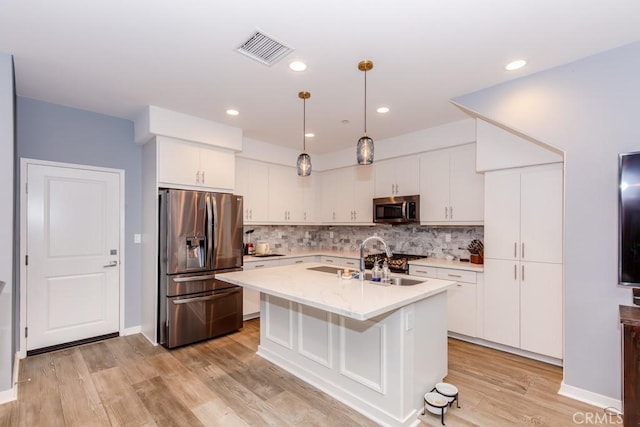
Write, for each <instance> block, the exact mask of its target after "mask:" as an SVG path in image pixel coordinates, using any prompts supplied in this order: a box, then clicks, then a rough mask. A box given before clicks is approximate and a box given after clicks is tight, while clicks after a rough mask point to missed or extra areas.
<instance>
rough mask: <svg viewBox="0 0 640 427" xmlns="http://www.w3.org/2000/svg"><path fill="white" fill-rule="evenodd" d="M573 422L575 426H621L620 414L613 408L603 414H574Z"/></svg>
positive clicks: (607, 409)
mask: <svg viewBox="0 0 640 427" xmlns="http://www.w3.org/2000/svg"><path fill="white" fill-rule="evenodd" d="M573 422H574V423H575V424H577V425H622V422H623V419H622V414H621V413H620V411H618V410H617V409H615V408H605V410H604V412H575V413H574V414H573Z"/></svg>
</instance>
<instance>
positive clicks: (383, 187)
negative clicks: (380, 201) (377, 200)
mask: <svg viewBox="0 0 640 427" xmlns="http://www.w3.org/2000/svg"><path fill="white" fill-rule="evenodd" d="M374 168H375V189H374V197H388V196H413V195H415V194H419V193H420V161H419V159H418V158H417V157H409V156H407V157H400V158H397V159H391V160H382V161H379V162H375V163H374Z"/></svg>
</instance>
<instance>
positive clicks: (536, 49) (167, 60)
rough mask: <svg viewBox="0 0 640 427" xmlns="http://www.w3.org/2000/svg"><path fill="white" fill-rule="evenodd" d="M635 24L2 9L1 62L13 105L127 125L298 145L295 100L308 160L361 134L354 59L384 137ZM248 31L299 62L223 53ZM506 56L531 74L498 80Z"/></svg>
mask: <svg viewBox="0 0 640 427" xmlns="http://www.w3.org/2000/svg"><path fill="white" fill-rule="evenodd" d="M639 18H640V2H639V1H637V0H608V1H596V0H554V1H550V0H518V1H514V0H485V1H478V0H395V1H391V0H387V1H381V0H322V1H319V0H308V1H304V0H271V1H264V0H239V1H221V0H209V1H201V0H183V1H177V0H174V1H170V0H92V1H87V0H56V1H51V0H2V1H1V2H0V52H6V53H11V54H13V55H14V60H15V68H16V84H17V92H18V95H19V96H24V97H29V98H35V99H40V100H44V101H48V102H53V103H56V104H62V105H67V106H72V107H77V108H81V109H85V110H90V111H95V112H99V113H104V114H108V115H112V116H116V117H122V118H127V119H132V118H133V117H135V115H136V114H137V113H138V112H140V111H141V110H142V109H143V107H144V106H146V105H149V104H151V105H156V106H159V107H163V108H167V109H170V110H175V111H179V112H182V113H186V114H190V115H193V116H199V117H203V118H207V119H210V120H213V121H216V122H221V123H226V124H230V125H233V126H237V127H240V128H242V129H243V131H244V135H245V136H246V137H249V138H254V139H258V140H261V141H265V142H270V143H273V144H278V145H283V146H288V147H291V148H294V149H301V148H302V101H301V100H300V99H299V98H298V96H297V94H298V92H299V91H302V90H306V91H309V92H311V95H312V96H311V99H309V100H308V101H307V130H308V131H312V132H315V134H316V137H315V138H313V139H309V140H308V141H307V151H308V152H310V153H312V154H313V153H326V152H330V151H335V150H338V149H342V148H346V147H349V146H354V145H355V142H356V141H357V139H358V138H359V137H360V135H361V133H362V130H363V114H364V110H363V103H364V100H363V94H364V88H363V85H364V76H363V73H362V72H360V71H358V69H357V64H358V62H359V61H360V60H362V59H370V60H372V61H373V63H374V68H373V70H372V71H371V72H369V73H368V74H367V85H368V113H367V130H368V134H369V135H370V136H371V137H373V138H374V140H381V139H384V138H388V137H391V136H395V135H400V134H403V133H407V132H412V131H416V130H419V129H424V128H428V127H432V126H437V125H439V124H443V123H447V122H451V121H455V120H459V119H462V118H464V117H465V115H464V114H463V113H462V112H460V111H459V110H458V109H456V108H455V107H453V106H452V105H451V104H450V103H449V102H448V100H449V99H451V98H453V97H456V96H459V95H463V94H465V93H469V92H472V91H475V90H478V89H482V88H485V87H488V86H491V85H494V84H497V83H500V82H504V81H507V80H510V79H514V78H517V77H521V76H523V75H526V74H530V73H534V72H537V71H540V70H543V69H547V68H551V67H553V66H556V65H559V64H564V63H567V62H571V61H573V60H576V59H579V58H582V57H585V56H589V55H592V54H594V53H597V52H601V51H604V50H608V49H610V48H613V47H617V46H621V45H624V44H627V43H630V42H633V41H637V40H640V25H639V23H640V19H639ZM256 29H260V30H262V31H263V32H265V33H267V34H269V35H270V36H272V37H274V38H276V39H278V40H279V41H281V42H283V43H284V44H286V45H288V46H291V47H293V48H294V49H295V50H294V51H293V52H292V53H291V54H289V55H288V56H287V57H285V58H284V59H282V60H281V61H279V62H277V63H276V64H273V65H271V66H265V65H262V64H260V63H258V62H256V61H254V60H251V59H249V58H247V57H245V56H243V55H240V54H239V53H237V52H235V49H236V48H237V47H238V46H239V45H240V44H242V42H244V41H245V40H246V39H247V38H248V37H249V36H250V35H251V34H252V33H253V32H254V31H255V30H256ZM516 58H524V59H526V60H527V61H528V66H527V67H525V68H524V69H522V70H519V71H515V72H507V71H505V70H504V68H503V67H504V65H505V64H506V63H507V62H508V61H511V60H513V59H516ZM294 59H300V60H303V61H304V62H306V63H307V64H308V69H307V71H305V72H304V73H295V72H293V71H291V70H289V68H288V63H289V62H290V61H291V60H294ZM612 66H615V64H612ZM380 105H385V106H388V107H390V108H391V111H390V112H389V113H387V114H386V115H380V114H378V113H376V112H375V107H378V106H380ZM227 108H235V109H237V110H239V111H240V115H239V116H237V117H229V116H227V115H226V114H225V110H226V109H227ZM344 120H348V121H349V122H348V123H347V124H344V123H343V121H344Z"/></svg>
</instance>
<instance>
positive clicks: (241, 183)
mask: <svg viewBox="0 0 640 427" xmlns="http://www.w3.org/2000/svg"><path fill="white" fill-rule="evenodd" d="M235 194H239V195H241V196H243V205H244V212H243V214H244V223H245V224H265V223H268V222H269V165H268V164H267V163H264V162H258V161H255V160H248V159H244V158H242V157H238V158H236V191H235Z"/></svg>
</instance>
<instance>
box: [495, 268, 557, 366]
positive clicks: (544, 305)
mask: <svg viewBox="0 0 640 427" xmlns="http://www.w3.org/2000/svg"><path fill="white" fill-rule="evenodd" d="M484 263H485V264H484V271H485V279H486V280H485V283H484V298H483V299H484V304H483V305H484V309H483V312H484V321H483V337H484V338H485V339H487V340H489V341H494V342H497V343H500V344H505V345H508V346H511V347H515V348H520V349H522V350H526V351H531V352H534V353H538V354H542V355H546V356H551V357H555V358H558V359H560V358H562V329H563V328H562V324H563V322H562V307H563V293H562V264H557V263H543V262H524V261H520V262H514V261H509V260H498V259H491V258H485V260H484Z"/></svg>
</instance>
